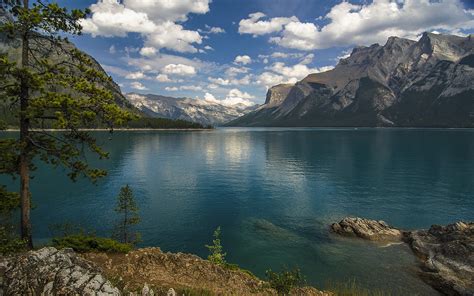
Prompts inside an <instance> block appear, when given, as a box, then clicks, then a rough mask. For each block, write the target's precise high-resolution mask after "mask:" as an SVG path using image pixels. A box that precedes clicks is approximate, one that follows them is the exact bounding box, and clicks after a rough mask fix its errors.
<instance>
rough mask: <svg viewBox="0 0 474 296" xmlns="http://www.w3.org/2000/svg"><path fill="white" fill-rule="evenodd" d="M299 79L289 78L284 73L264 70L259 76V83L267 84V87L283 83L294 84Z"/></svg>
mask: <svg viewBox="0 0 474 296" xmlns="http://www.w3.org/2000/svg"><path fill="white" fill-rule="evenodd" d="M297 81H298V79H296V78H287V77H285V76H283V75H279V74H275V73H272V72H263V73H262V74H260V75H259V76H258V77H257V84H260V85H263V86H265V87H266V88H267V89H268V88H270V87H272V86H275V85H277V84H281V83H291V84H294V83H296V82H297Z"/></svg>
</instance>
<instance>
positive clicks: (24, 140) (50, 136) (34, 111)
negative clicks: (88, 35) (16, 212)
mask: <svg viewBox="0 0 474 296" xmlns="http://www.w3.org/2000/svg"><path fill="white" fill-rule="evenodd" d="M0 6H1V7H0V9H1V10H3V11H4V12H6V14H7V16H8V17H4V19H6V21H5V22H4V23H3V24H0V34H1V36H0V37H2V39H3V40H5V42H8V43H10V44H14V45H15V44H17V45H19V46H17V50H16V51H13V52H3V53H1V54H0V103H1V104H2V105H3V106H5V105H6V106H8V108H10V110H11V113H12V114H13V115H14V118H16V122H17V126H18V127H19V128H20V134H19V136H18V137H14V136H12V137H10V138H2V139H1V140H0V148H1V150H0V173H2V174H10V175H12V176H19V179H20V190H19V195H20V204H21V237H22V238H23V239H24V240H25V241H26V242H27V244H28V246H29V247H32V246H33V241H32V227H31V220H30V209H31V194H30V179H31V177H32V174H31V173H32V171H33V170H34V169H35V166H34V160H35V159H39V160H41V161H43V162H45V163H47V164H52V165H54V166H59V165H61V166H64V167H66V168H67V169H68V170H69V173H68V175H69V177H70V178H71V179H73V180H75V179H76V178H77V177H78V176H81V175H83V176H86V177H89V178H91V179H92V180H96V179H97V178H99V177H102V176H104V175H105V174H106V172H105V171H104V170H100V169H94V168H91V167H89V165H88V163H87V161H86V159H85V157H84V150H86V149H89V150H91V151H92V152H94V153H96V154H97V155H98V156H99V157H100V158H104V157H107V153H106V152H105V151H103V150H102V149H101V148H100V147H99V146H98V145H97V143H96V140H95V138H94V137H92V136H91V135H90V134H89V133H87V132H86V131H84V130H81V128H83V127H90V126H91V125H92V124H94V125H97V124H101V126H104V127H108V128H110V130H112V128H113V126H114V125H117V124H122V123H123V122H124V121H127V120H129V119H131V118H132V115H131V114H130V113H129V112H127V111H125V110H123V109H121V108H120V107H119V106H118V105H117V104H116V103H115V102H114V98H113V95H112V93H111V91H110V90H109V88H108V87H107V85H108V83H110V77H108V76H107V75H104V74H103V73H102V72H101V71H100V69H97V67H94V62H93V61H92V60H91V59H90V58H89V57H88V56H86V55H85V54H83V53H82V52H80V51H79V50H77V49H75V47H74V46H72V45H71V44H70V43H69V41H68V40H67V38H66V37H65V36H67V35H77V34H80V33H81V29H82V28H81V25H80V20H81V19H82V18H84V17H86V14H87V13H88V11H81V10H77V9H74V10H71V11H68V10H67V9H66V8H61V7H59V6H58V5H57V4H56V3H47V2H45V1H42V0H35V1H34V2H33V3H32V4H30V3H29V1H28V0H1V1H0ZM0 126H5V124H0ZM46 127H50V128H57V129H62V130H63V131H62V132H50V131H49V130H48V129H46ZM38 203H40V202H39V201H38Z"/></svg>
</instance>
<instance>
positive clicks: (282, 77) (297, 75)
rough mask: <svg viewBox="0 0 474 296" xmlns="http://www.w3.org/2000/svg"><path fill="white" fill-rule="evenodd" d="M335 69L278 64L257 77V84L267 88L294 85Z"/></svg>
mask: <svg viewBox="0 0 474 296" xmlns="http://www.w3.org/2000/svg"><path fill="white" fill-rule="evenodd" d="M305 58H306V57H305ZM333 68H334V67H333V66H325V67H321V68H310V67H308V66H307V65H306V64H302V63H300V64H296V65H293V66H288V65H286V64H285V63H282V62H277V63H273V64H272V65H271V66H269V67H266V68H265V69H266V70H267V71H265V72H263V73H262V74H260V75H259V76H258V77H257V84H260V85H263V86H265V87H266V88H269V87H271V86H274V85H277V84H281V83H291V84H293V83H296V82H297V81H299V80H301V79H303V78H305V77H306V76H308V75H309V74H313V73H320V72H325V71H329V70H331V69H333Z"/></svg>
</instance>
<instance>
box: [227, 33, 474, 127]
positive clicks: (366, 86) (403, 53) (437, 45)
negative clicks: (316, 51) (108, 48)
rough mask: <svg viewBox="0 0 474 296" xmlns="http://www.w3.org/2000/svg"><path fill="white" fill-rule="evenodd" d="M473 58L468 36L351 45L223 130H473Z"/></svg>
mask: <svg viewBox="0 0 474 296" xmlns="http://www.w3.org/2000/svg"><path fill="white" fill-rule="evenodd" d="M473 60H474V37H473V35H470V36H467V37H460V36H454V35H442V34H432V33H425V34H423V36H422V37H421V38H420V39H419V40H418V41H413V40H408V39H403V38H397V37H390V38H389V39H388V40H387V42H386V44H385V45H379V44H374V45H371V46H367V47H365V46H362V47H357V48H354V50H353V51H352V53H351V55H350V56H349V57H348V58H346V59H341V60H340V61H339V63H338V65H337V66H336V67H335V68H334V69H333V70H329V71H327V72H323V73H316V74H310V75H308V76H307V77H306V78H304V79H303V80H302V81H299V82H297V83H296V84H295V85H293V86H291V87H289V86H285V87H282V86H276V87H274V88H270V90H269V92H268V95H267V102H266V103H265V104H264V105H262V106H261V107H260V108H259V109H257V110H256V111H253V112H251V113H249V114H247V115H245V116H243V117H241V118H238V119H236V120H234V121H232V122H230V123H229V124H228V125H229V126H402V127H404V126H407V127H414V126H427V127H433V126H436V127H474V100H472V98H473V97H474V85H473V84H472V81H473V80H474V63H473ZM268 97H270V98H275V99H273V100H268Z"/></svg>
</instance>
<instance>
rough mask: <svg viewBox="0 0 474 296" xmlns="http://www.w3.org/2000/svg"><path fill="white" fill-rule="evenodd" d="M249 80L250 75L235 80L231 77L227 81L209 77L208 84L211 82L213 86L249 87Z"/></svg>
mask: <svg viewBox="0 0 474 296" xmlns="http://www.w3.org/2000/svg"><path fill="white" fill-rule="evenodd" d="M250 78H251V75H245V76H243V77H242V78H240V79H238V78H235V77H231V78H229V79H224V78H222V77H218V78H214V77H209V78H208V80H209V81H210V82H212V84H213V85H221V86H227V85H249V84H250Z"/></svg>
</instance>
